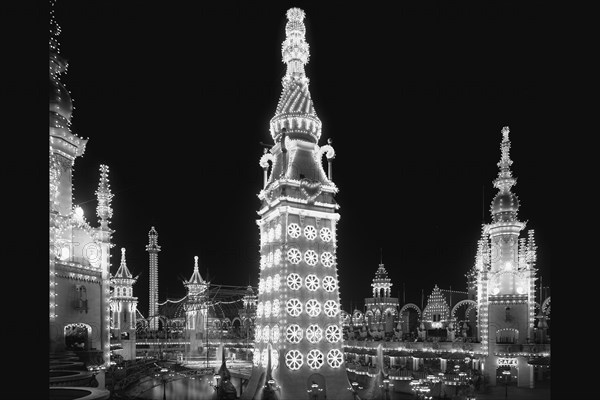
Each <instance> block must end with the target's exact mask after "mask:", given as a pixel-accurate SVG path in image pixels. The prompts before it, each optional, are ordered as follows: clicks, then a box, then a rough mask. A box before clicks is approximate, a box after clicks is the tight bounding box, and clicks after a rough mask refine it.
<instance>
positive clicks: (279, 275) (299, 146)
mask: <svg viewBox="0 0 600 400" xmlns="http://www.w3.org/2000/svg"><path fill="white" fill-rule="evenodd" d="M287 19H288V22H287V24H286V28H285V29H286V39H285V41H284V42H283V45H282V55H283V62H284V63H286V64H287V72H286V75H285V76H284V77H283V79H282V84H283V91H282V93H281V97H280V99H279V104H278V105H277V109H276V112H275V116H274V117H273V118H272V119H271V123H270V133H271V136H272V138H273V140H274V142H275V145H274V146H273V147H272V148H271V149H270V152H268V153H265V154H264V155H263V156H262V158H261V160H260V165H261V166H262V167H263V168H264V169H265V171H266V170H267V169H268V167H269V163H271V171H270V176H269V177H268V179H265V187H264V188H263V190H261V192H260V194H259V195H258V197H259V199H260V200H262V206H261V209H260V210H259V211H258V214H259V215H260V217H261V219H260V220H258V221H257V224H258V226H259V229H260V279H259V287H258V305H257V310H256V326H255V350H254V364H255V367H254V369H253V372H252V378H251V380H250V383H249V386H248V388H247V389H246V391H245V392H244V397H245V398H261V397H262V396H264V395H266V394H267V393H268V392H272V391H273V390H275V392H276V393H277V392H278V393H279V394H278V397H279V398H282V399H301V398H307V397H308V396H309V394H308V392H307V390H308V391H311V392H312V391H314V394H315V395H317V396H318V398H319V399H324V398H325V396H327V397H328V398H330V399H341V398H346V397H351V393H350V391H349V390H348V387H349V386H350V385H349V382H348V378H347V375H346V370H345V364H344V353H343V344H342V321H341V316H340V295H339V287H338V276H337V264H336V258H335V252H336V248H337V237H336V223H337V221H338V220H339V218H340V215H339V214H338V213H337V212H336V211H337V209H338V208H339V206H338V205H337V203H336V202H335V200H334V195H335V193H337V191H338V189H337V187H336V186H335V184H334V183H333V182H332V181H331V169H330V168H329V169H328V172H329V176H327V174H325V171H324V170H323V166H322V161H321V160H322V157H323V154H324V153H326V154H327V158H328V159H332V158H333V157H334V155H335V153H334V150H333V148H332V147H331V146H330V145H325V146H323V147H319V145H318V144H317V143H318V140H319V138H320V136H321V121H320V120H319V118H318V117H317V114H316V112H315V109H314V106H313V102H312V99H311V96H310V92H309V90H308V83H309V79H308V78H307V77H306V75H305V72H304V65H305V64H306V63H307V62H308V58H309V50H308V43H306V41H305V32H306V29H305V26H304V22H303V20H304V11H302V10H301V9H299V8H291V9H289V10H288V11H287ZM269 356H270V360H271V363H270V366H271V368H272V371H268V370H267V365H268V364H269V363H268V360H269ZM270 373H271V375H270ZM270 376H272V378H273V379H272V380H271V379H270ZM314 385H317V386H314ZM310 396H311V398H315V397H313V394H311V395H310Z"/></svg>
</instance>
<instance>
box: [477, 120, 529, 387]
mask: <svg viewBox="0 0 600 400" xmlns="http://www.w3.org/2000/svg"><path fill="white" fill-rule="evenodd" d="M508 134H509V129H508V127H507V126H505V127H504V128H502V143H501V145H500V149H501V158H500V162H498V167H499V172H498V177H497V178H496V179H495V180H494V181H493V183H494V187H496V188H497V189H498V193H497V194H496V197H495V198H494V200H493V201H492V204H491V210H490V211H491V214H492V223H490V224H486V225H484V226H483V230H482V239H481V240H480V241H479V243H478V251H477V258H476V262H475V274H476V276H477V278H476V279H477V307H478V308H477V309H478V319H479V321H478V326H479V336H480V340H481V345H482V346H481V347H482V350H483V351H485V352H486V353H488V358H487V361H486V369H487V371H486V372H487V373H488V374H489V378H490V382H491V383H492V384H494V383H495V380H496V367H497V358H498V357H497V356H495V354H498V353H505V354H507V353H510V351H512V347H510V348H508V347H506V346H507V345H511V344H514V345H516V346H514V349H515V354H514V357H506V358H505V359H506V360H512V361H503V362H507V363H508V362H510V363H516V364H515V365H518V366H519V386H524V385H526V384H527V382H528V376H525V375H526V374H528V372H527V371H528V369H529V367H530V366H528V365H527V360H526V359H525V358H523V357H518V354H517V353H518V352H517V351H516V350H517V349H518V347H519V345H522V344H524V343H526V342H528V341H529V340H530V339H533V335H532V334H533V325H534V321H535V315H534V311H535V280H536V271H537V270H536V268H535V263H536V245H535V242H534V238H533V230H529V232H528V238H527V239H526V238H521V239H519V236H520V234H521V231H522V230H523V229H524V228H525V225H526V223H525V222H521V221H519V219H518V217H517V213H518V211H519V200H518V198H517V196H516V195H515V194H514V193H513V192H512V187H513V186H514V185H515V184H516V183H517V180H516V178H514V177H513V176H512V171H511V169H510V166H511V165H512V160H511V159H510V140H509V137H508ZM509 355H510V354H509ZM523 374H525V375H524V376H521V375H523Z"/></svg>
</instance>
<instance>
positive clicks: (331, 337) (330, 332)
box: [325, 325, 342, 343]
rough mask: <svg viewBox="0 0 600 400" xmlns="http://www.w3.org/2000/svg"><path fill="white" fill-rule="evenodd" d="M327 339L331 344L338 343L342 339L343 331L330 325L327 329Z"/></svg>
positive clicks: (336, 326)
mask: <svg viewBox="0 0 600 400" xmlns="http://www.w3.org/2000/svg"><path fill="white" fill-rule="evenodd" d="M325 339H327V341H328V342H329V343H336V342H339V341H340V340H341V339H342V330H341V329H340V327H339V326H338V325H329V326H328V327H327V328H326V329H325Z"/></svg>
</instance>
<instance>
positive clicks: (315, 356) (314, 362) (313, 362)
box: [306, 349, 325, 369]
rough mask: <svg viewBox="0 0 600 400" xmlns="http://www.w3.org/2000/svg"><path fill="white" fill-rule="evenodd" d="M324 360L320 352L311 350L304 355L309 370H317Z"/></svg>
mask: <svg viewBox="0 0 600 400" xmlns="http://www.w3.org/2000/svg"><path fill="white" fill-rule="evenodd" d="M324 358H325V357H324V356H323V353H322V352H321V351H320V350H317V349H312V350H311V351H309V352H308V354H307V355H306V363H307V364H308V366H309V367H310V368H311V369H319V368H321V366H322V365H323V362H324Z"/></svg>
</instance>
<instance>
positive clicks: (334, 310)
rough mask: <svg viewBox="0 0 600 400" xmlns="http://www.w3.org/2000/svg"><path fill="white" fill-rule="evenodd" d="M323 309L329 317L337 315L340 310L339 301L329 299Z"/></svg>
mask: <svg viewBox="0 0 600 400" xmlns="http://www.w3.org/2000/svg"><path fill="white" fill-rule="evenodd" d="M323 309H324V311H325V314H326V315H327V316H328V317H335V316H336V315H337V314H338V312H339V307H338V303H337V302H335V301H333V300H327V301H326V302H325V304H324V305H323Z"/></svg>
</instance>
